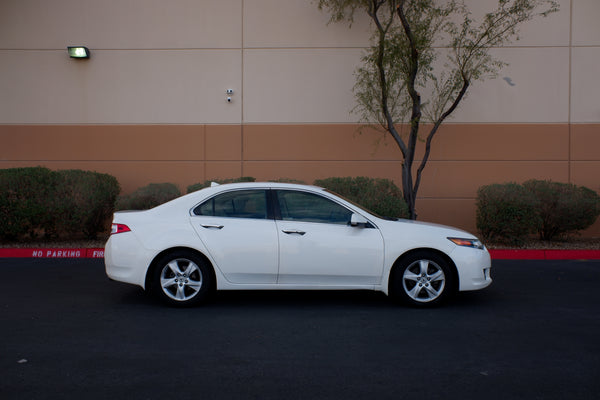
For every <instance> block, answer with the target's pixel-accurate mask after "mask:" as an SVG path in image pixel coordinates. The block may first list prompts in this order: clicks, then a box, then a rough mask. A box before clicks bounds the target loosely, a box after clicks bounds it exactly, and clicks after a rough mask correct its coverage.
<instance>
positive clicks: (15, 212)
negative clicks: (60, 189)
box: [0, 167, 60, 240]
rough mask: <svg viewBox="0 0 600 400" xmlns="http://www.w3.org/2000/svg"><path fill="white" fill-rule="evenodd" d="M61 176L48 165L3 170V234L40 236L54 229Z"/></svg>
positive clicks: (0, 202) (8, 236)
mask: <svg viewBox="0 0 600 400" xmlns="http://www.w3.org/2000/svg"><path fill="white" fill-rule="evenodd" d="M59 181H60V177H59V175H58V174H57V173H56V172H53V171H51V170H49V169H48V168H44V167H33V168H9V169H3V170H0V237H1V238H3V239H9V240H16V239H20V238H21V237H23V236H28V237H36V236H38V235H40V234H43V233H50V232H51V231H55V229H53V224H54V214H53V211H54V210H52V206H53V205H54V204H55V203H54V201H53V200H54V199H55V198H56V196H55V190H56V189H55V188H56V187H57V186H58V184H59Z"/></svg>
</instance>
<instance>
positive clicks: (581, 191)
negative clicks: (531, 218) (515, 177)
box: [523, 179, 600, 240]
mask: <svg viewBox="0 0 600 400" xmlns="http://www.w3.org/2000/svg"><path fill="white" fill-rule="evenodd" d="M523 186H524V187H525V188H526V189H527V190H529V191H530V192H531V193H532V194H533V195H534V196H535V197H536V199H537V200H538V209H537V212H538V213H539V215H540V218H541V226H540V228H539V235H540V239H542V240H552V239H556V238H557V237H560V236H561V235H565V234H568V233H572V232H576V231H579V230H582V229H586V228H588V227H590V226H591V225H592V224H593V223H594V222H595V221H596V219H597V218H598V215H600V196H598V194H597V193H596V192H594V191H593V190H591V189H588V188H586V187H583V186H576V185H573V184H569V183H559V182H552V181H547V180H536V179H532V180H529V181H527V182H525V183H524V184H523Z"/></svg>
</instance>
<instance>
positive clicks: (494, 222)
mask: <svg viewBox="0 0 600 400" xmlns="http://www.w3.org/2000/svg"><path fill="white" fill-rule="evenodd" d="M537 207H538V202H537V200H536V198H535V197H534V196H533V194H532V193H531V192H530V191H529V190H527V189H525V188H524V187H523V186H521V185H519V184H517V183H504V184H493V185H488V186H482V187H481V188H479V190H478V192H477V229H478V230H479V232H480V233H481V235H482V237H483V239H485V240H496V241H500V242H506V243H509V244H513V245H521V244H523V242H524V241H525V239H526V238H527V237H528V236H529V235H530V234H531V233H534V232H536V231H537V230H538V229H539V226H540V218H539V214H538V213H537Z"/></svg>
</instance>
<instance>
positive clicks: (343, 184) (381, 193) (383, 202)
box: [315, 176, 408, 218]
mask: <svg viewBox="0 0 600 400" xmlns="http://www.w3.org/2000/svg"><path fill="white" fill-rule="evenodd" d="M315 185H316V186H321V187H324V188H326V189H329V190H331V191H332V192H335V193H338V194H340V195H342V196H343V197H346V198H347V199H349V200H352V201H353V202H355V203H358V204H360V205H362V206H364V207H365V208H367V209H369V210H372V211H373V212H375V213H377V214H379V215H384V216H388V217H396V218H408V207H407V206H406V203H405V202H404V198H403V197H402V191H401V190H400V189H399V188H398V187H397V186H396V185H395V184H394V182H392V181H391V180H389V179H383V178H368V177H364V176H359V177H355V178H352V177H345V178H327V179H318V180H316V181H315Z"/></svg>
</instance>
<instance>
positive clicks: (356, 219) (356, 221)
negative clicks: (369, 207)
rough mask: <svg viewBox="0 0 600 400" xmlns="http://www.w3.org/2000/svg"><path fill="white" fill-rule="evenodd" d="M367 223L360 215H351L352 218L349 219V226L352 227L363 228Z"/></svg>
mask: <svg viewBox="0 0 600 400" xmlns="http://www.w3.org/2000/svg"><path fill="white" fill-rule="evenodd" d="M368 223H369V221H368V220H367V219H366V218H365V217H363V216H362V215H359V214H356V213H352V216H351V217H350V225H352V226H362V227H365V226H366V225H367V224H368Z"/></svg>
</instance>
